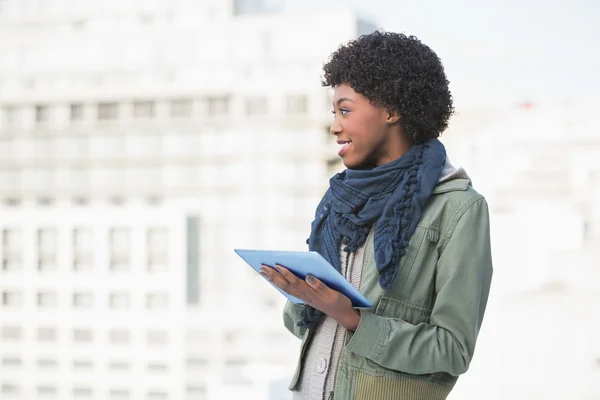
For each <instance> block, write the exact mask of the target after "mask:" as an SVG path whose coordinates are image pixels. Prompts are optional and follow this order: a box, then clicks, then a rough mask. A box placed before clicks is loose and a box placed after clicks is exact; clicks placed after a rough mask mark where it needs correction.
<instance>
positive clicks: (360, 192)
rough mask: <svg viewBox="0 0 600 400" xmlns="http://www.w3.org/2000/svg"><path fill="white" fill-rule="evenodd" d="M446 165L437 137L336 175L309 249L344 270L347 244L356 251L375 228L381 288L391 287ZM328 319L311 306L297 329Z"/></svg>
mask: <svg viewBox="0 0 600 400" xmlns="http://www.w3.org/2000/svg"><path fill="white" fill-rule="evenodd" d="M445 162H446V150H445V148H444V145H443V144H442V143H441V142H440V141H439V140H437V139H432V140H429V141H428V142H426V143H425V144H422V145H414V146H412V147H411V148H410V150H409V151H408V152H407V153H405V154H403V155H402V157H400V158H398V159H397V160H394V161H392V162H390V163H387V164H384V165H381V166H379V167H376V168H373V169H370V170H352V169H346V170H345V171H343V172H341V173H339V174H336V175H334V176H333V177H332V178H331V179H330V180H329V189H328V190H327V192H326V193H325V196H324V197H323V199H322V200H321V202H320V203H319V205H318V206H317V210H316V216H315V220H314V221H313V222H312V224H311V233H310V237H309V239H308V247H309V250H311V251H316V252H318V253H319V254H321V255H322V256H323V257H324V258H325V259H326V260H327V261H328V262H329V263H330V264H331V265H333V266H334V267H335V269H337V270H338V271H341V265H340V247H341V246H342V244H343V245H344V246H345V247H344V251H345V252H352V253H355V252H356V250H357V249H358V248H359V247H361V246H362V245H364V244H365V242H366V240H367V236H368V235H369V232H370V231H371V228H372V227H373V225H375V231H374V240H375V263H376V265H377V269H378V270H379V284H380V285H381V287H382V288H383V289H390V288H391V286H392V283H393V282H394V279H395V278H396V276H397V275H398V272H399V270H400V259H401V257H402V256H403V255H404V254H406V247H407V246H408V242H409V240H410V238H411V236H412V235H413V233H414V232H415V229H416V227H417V223H418V222H419V220H420V218H421V212H422V210H423V207H424V206H425V203H426V202H427V200H428V199H429V197H430V195H431V192H432V190H433V188H434V186H435V185H436V183H437V181H438V179H439V177H440V175H441V172H442V169H443V167H444V164H445ZM323 318H324V314H323V313H322V312H321V311H319V310H316V309H314V308H313V307H310V306H307V307H305V311H304V314H303V318H302V320H301V321H300V322H299V323H298V326H303V327H307V328H309V329H315V328H316V326H317V324H318V323H319V322H320V321H321V320H322V319H323Z"/></svg>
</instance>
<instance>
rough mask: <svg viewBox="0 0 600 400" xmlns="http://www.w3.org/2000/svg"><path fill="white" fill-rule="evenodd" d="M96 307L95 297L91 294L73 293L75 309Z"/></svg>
mask: <svg viewBox="0 0 600 400" xmlns="http://www.w3.org/2000/svg"><path fill="white" fill-rule="evenodd" d="M93 305H94V297H93V295H92V294H91V293H83V292H79V293H73V307H74V308H92V307H93Z"/></svg>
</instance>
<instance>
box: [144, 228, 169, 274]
mask: <svg viewBox="0 0 600 400" xmlns="http://www.w3.org/2000/svg"><path fill="white" fill-rule="evenodd" d="M146 246H147V247H146V248H147V249H148V270H149V271H165V270H166V269H167V262H168V261H167V259H168V247H169V243H168V236H167V229H166V228H152V229H149V230H148V234H147V243H146Z"/></svg>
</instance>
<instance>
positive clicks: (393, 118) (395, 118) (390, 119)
mask: <svg viewBox="0 0 600 400" xmlns="http://www.w3.org/2000/svg"><path fill="white" fill-rule="evenodd" d="M387 115H388V116H387V119H386V120H385V122H387V123H388V124H391V125H393V124H397V123H398V122H400V115H399V114H398V113H397V112H390V111H388V112H387Z"/></svg>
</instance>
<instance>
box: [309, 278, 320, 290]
mask: <svg viewBox="0 0 600 400" xmlns="http://www.w3.org/2000/svg"><path fill="white" fill-rule="evenodd" d="M306 283H308V284H309V285H310V286H311V287H312V288H313V289H319V288H320V287H321V286H322V285H321V281H320V280H318V279H317V278H315V277H314V276H312V275H307V276H306Z"/></svg>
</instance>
